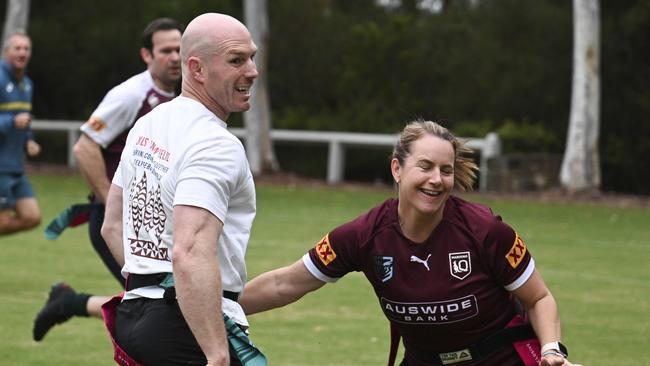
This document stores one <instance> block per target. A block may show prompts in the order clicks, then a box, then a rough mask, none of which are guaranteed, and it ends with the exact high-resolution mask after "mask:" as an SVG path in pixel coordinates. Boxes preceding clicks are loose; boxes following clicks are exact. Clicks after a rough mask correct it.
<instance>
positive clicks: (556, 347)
mask: <svg viewBox="0 0 650 366" xmlns="http://www.w3.org/2000/svg"><path fill="white" fill-rule="evenodd" d="M551 350H553V351H558V352H559V353H561V354H562V356H564V358H567V357H569V350H568V349H567V348H566V346H565V345H563V344H562V343H561V342H549V343H546V344H544V345H543V346H542V352H541V353H542V354H544V352H546V351H551Z"/></svg>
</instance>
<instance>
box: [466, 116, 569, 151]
mask: <svg viewBox="0 0 650 366" xmlns="http://www.w3.org/2000/svg"><path fill="white" fill-rule="evenodd" d="M453 131H454V133H455V134H456V135H457V136H462V137H483V136H485V135H486V134H487V133H488V132H496V133H497V134H498V135H499V138H500V139H501V147H502V150H503V152H504V153H506V154H509V153H538V152H558V151H559V149H561V148H562V143H561V142H560V141H559V139H558V137H557V135H556V134H554V133H552V132H551V131H548V129H547V128H546V127H545V126H544V125H543V124H542V123H531V122H527V121H524V122H515V121H512V120H505V121H503V122H501V123H500V124H498V125H497V124H495V123H494V122H492V121H489V120H483V121H479V122H462V123H459V124H456V125H454V127H453Z"/></svg>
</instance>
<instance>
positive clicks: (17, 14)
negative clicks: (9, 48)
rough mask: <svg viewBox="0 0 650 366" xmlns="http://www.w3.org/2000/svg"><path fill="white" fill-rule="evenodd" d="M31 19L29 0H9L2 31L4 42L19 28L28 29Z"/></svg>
mask: <svg viewBox="0 0 650 366" xmlns="http://www.w3.org/2000/svg"><path fill="white" fill-rule="evenodd" d="M28 20H29V0H8V1H7V13H6V14H5V26H4V29H3V31H2V44H3V45H4V41H5V40H6V39H7V37H9V35H11V34H12V33H13V32H15V31H17V30H23V31H27V24H28V23H27V22H28Z"/></svg>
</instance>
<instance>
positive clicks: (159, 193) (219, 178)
mask: <svg viewBox="0 0 650 366" xmlns="http://www.w3.org/2000/svg"><path fill="white" fill-rule="evenodd" d="M113 183H114V184H116V185H118V186H119V187H122V192H123V193H122V197H123V200H122V204H123V206H122V222H123V243H124V259H125V264H124V267H123V268H122V273H123V274H124V275H125V276H126V274H128V273H137V274H152V273H161V272H173V268H172V252H173V246H174V243H173V240H172V239H173V221H174V217H173V216H174V210H173V209H174V206H176V205H188V206H195V207H200V208H203V209H206V210H207V211H209V212H210V213H212V214H213V215H214V216H215V217H216V218H217V219H219V221H221V222H222V223H223V229H222V232H221V235H220V237H219V239H218V241H217V240H216V239H215V243H214V245H216V246H217V253H218V259H219V269H220V271H221V282H222V287H223V290H227V291H232V292H241V291H242V290H243V288H244V283H245V282H246V265H245V263H244V256H245V254H246V248H247V246H248V238H249V236H250V231H251V227H252V224H253V219H254V217H255V185H254V183H253V176H252V174H251V172H250V168H249V165H248V161H247V160H246V154H245V152H244V147H243V145H242V143H241V141H239V139H238V138H237V137H235V136H234V135H233V134H231V133H230V132H229V131H228V130H227V129H226V124H225V122H223V121H222V120H220V119H219V118H218V117H217V116H215V115H214V114H213V113H212V112H210V111H209V110H208V109H207V108H205V107H204V106H203V105H202V104H201V103H199V102H197V101H195V100H193V99H190V98H186V97H182V96H181V97H177V98H175V99H174V100H172V101H171V102H168V103H164V104H162V105H160V106H158V107H157V108H155V109H154V110H152V111H151V112H149V113H147V114H146V115H145V116H143V117H142V118H141V119H139V120H138V122H137V123H136V124H135V126H134V127H133V128H132V129H131V132H130V133H129V136H128V139H127V141H126V146H125V148H124V151H123V152H122V160H121V162H120V165H119V167H118V169H117V171H116V173H115V177H114V178H113ZM140 296H143V297H149V298H162V296H163V291H162V289H161V288H160V287H157V286H152V287H144V288H139V289H135V290H132V291H129V292H127V294H126V296H125V299H131V298H134V297H140ZM227 306H230V307H231V308H230V309H227V308H226V307H227ZM224 312H226V313H227V314H228V315H229V316H231V317H234V318H235V319H236V321H237V323H238V324H244V325H245V324H246V321H245V316H244V313H243V311H242V310H241V307H239V305H238V304H237V303H234V302H227V301H224Z"/></svg>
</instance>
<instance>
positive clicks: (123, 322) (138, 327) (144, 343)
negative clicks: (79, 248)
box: [115, 299, 241, 366]
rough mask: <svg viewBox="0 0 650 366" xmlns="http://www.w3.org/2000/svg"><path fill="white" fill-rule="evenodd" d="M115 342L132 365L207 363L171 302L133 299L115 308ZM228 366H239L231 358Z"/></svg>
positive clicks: (237, 361) (178, 311)
mask: <svg viewBox="0 0 650 366" xmlns="http://www.w3.org/2000/svg"><path fill="white" fill-rule="evenodd" d="M115 342H117V344H118V345H120V347H122V349H123V350H124V351H125V352H126V353H127V354H129V356H131V357H132V358H133V359H135V360H136V361H138V362H140V363H142V364H144V365H147V366H172V365H198V366H205V364H206V363H207V360H206V358H205V355H204V354H203V351H201V348H200V347H199V344H198V343H197V341H196V339H195V338H194V335H193V334H192V331H191V330H190V328H189V326H188V325H187V323H186V322H185V318H183V314H182V313H181V310H180V308H179V306H178V302H176V301H174V302H173V303H172V304H168V303H167V302H165V300H162V299H160V300H154V299H134V300H126V301H123V302H122V303H120V304H119V305H118V306H117V314H116V319H115ZM233 357H234V351H233V350H232V348H231V349H230V365H231V366H241V363H240V362H239V360H237V359H235V358H233Z"/></svg>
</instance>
